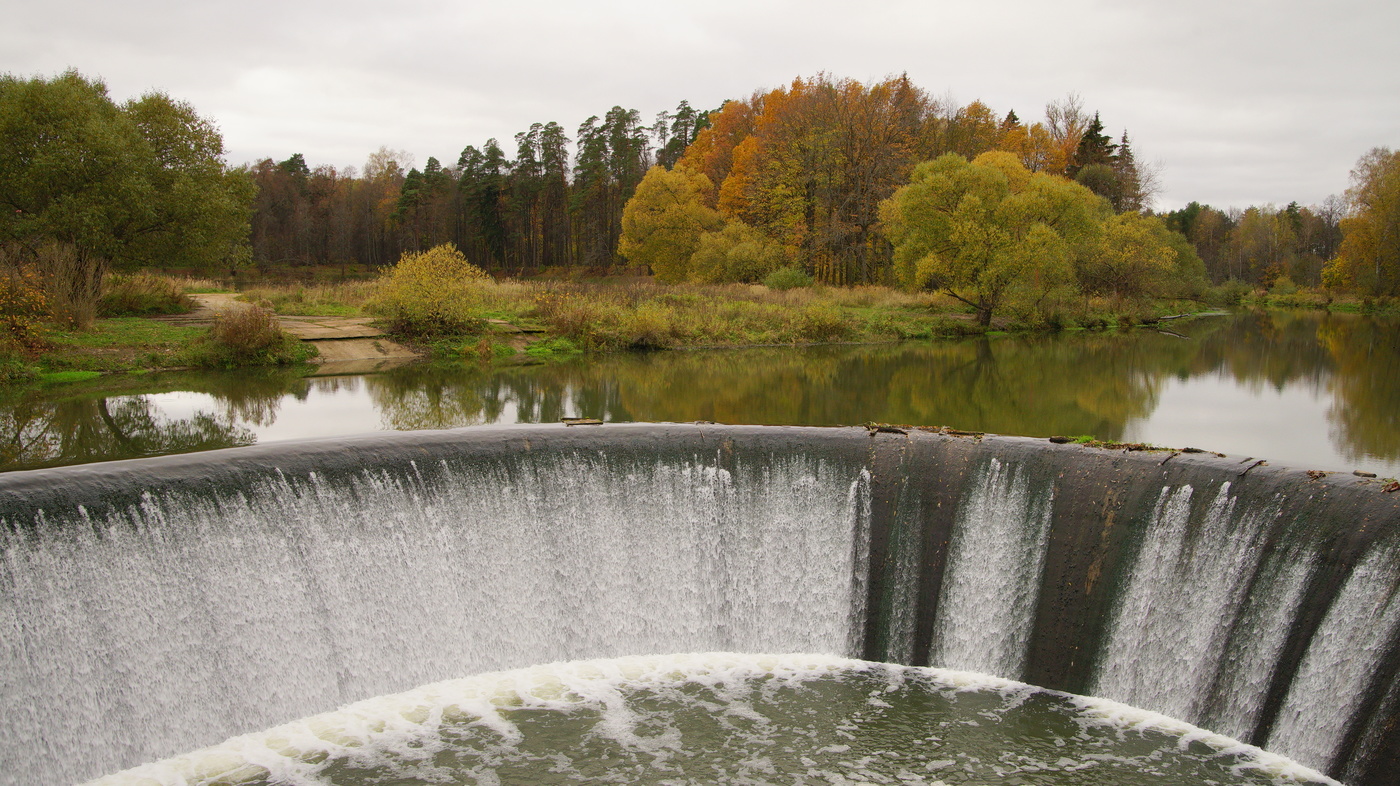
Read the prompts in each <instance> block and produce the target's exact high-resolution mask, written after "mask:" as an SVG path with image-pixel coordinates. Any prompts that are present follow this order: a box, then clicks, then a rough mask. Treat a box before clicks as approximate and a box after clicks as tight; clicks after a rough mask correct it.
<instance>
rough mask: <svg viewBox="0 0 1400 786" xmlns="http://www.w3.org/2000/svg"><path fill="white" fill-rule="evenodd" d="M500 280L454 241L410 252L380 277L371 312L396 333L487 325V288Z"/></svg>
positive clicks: (422, 334)
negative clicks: (484, 311)
mask: <svg viewBox="0 0 1400 786" xmlns="http://www.w3.org/2000/svg"><path fill="white" fill-rule="evenodd" d="M493 285H494V282H493V281H492V280H491V277H490V276H489V275H487V274H486V273H485V272H484V271H483V270H482V269H481V268H479V267H477V266H476V265H473V264H472V263H470V262H468V261H467V258H466V257H465V256H463V255H462V252H461V251H458V250H457V247H456V246H454V245H452V244H451V243H444V244H442V245H440V246H436V247H434V248H431V249H429V250H427V251H422V252H406V253H404V255H403V256H402V257H400V258H399V261H398V263H397V264H395V265H394V266H393V267H391V268H389V270H387V271H386V272H385V273H384V276H383V277H382V278H381V279H380V289H379V293H378V294H377V295H376V296H375V297H374V298H373V299H372V300H371V301H370V302H369V303H368V304H367V307H368V309H369V311H370V313H373V314H376V315H378V316H380V317H383V318H384V319H385V320H387V321H388V322H389V329H390V330H391V331H392V332H394V333H399V334H403V335H408V336H419V337H431V336H442V335H462V334H468V333H476V332H479V331H481V330H482V329H483V328H484V327H485V325H486V323H485V320H483V319H482V318H481V317H480V316H479V315H478V312H479V310H480V308H481V305H482V301H483V293H484V292H485V290H487V289H488V288H490V287H492V286H493Z"/></svg>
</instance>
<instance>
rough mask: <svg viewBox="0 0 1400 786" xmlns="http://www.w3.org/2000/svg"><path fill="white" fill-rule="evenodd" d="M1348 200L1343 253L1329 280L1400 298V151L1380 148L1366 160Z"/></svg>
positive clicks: (1358, 166)
mask: <svg viewBox="0 0 1400 786" xmlns="http://www.w3.org/2000/svg"><path fill="white" fill-rule="evenodd" d="M1347 201H1348V203H1349V204H1350V207H1351V215H1350V216H1349V217H1347V218H1344V219H1342V221H1341V231H1342V245H1341V250H1340V251H1339V253H1338V255H1337V258H1336V259H1335V260H1334V261H1333V262H1332V264H1331V265H1329V267H1328V270H1327V271H1326V276H1327V280H1328V281H1329V283H1332V284H1334V285H1338V284H1340V285H1347V286H1352V287H1355V288H1356V289H1358V290H1360V291H1361V292H1363V293H1365V294H1367V295H1372V296H1379V297H1395V296H1397V295H1400V152H1392V151H1391V150H1390V148H1387V147H1377V148H1373V149H1372V150H1371V151H1370V152H1368V153H1366V155H1364V156H1362V157H1361V159H1360V160H1359V161H1357V162H1356V168H1354V169H1353V170H1352V171H1351V187H1350V188H1349V189H1347Z"/></svg>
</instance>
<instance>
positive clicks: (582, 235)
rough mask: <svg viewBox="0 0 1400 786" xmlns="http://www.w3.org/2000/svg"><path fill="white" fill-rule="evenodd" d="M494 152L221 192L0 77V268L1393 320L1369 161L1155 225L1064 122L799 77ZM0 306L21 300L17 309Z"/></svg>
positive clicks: (98, 108)
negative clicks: (1308, 293) (1256, 294)
mask: <svg viewBox="0 0 1400 786" xmlns="http://www.w3.org/2000/svg"><path fill="white" fill-rule="evenodd" d="M512 143H513V144H511V145H509V146H503V144H502V143H501V142H500V141H498V140H496V139H489V140H486V141H485V142H483V143H481V145H480V147H476V146H472V145H468V146H466V147H464V148H463V149H462V151H461V153H460V154H459V155H458V157H457V159H456V161H454V162H449V163H444V162H442V161H440V160H438V159H437V158H434V157H430V158H428V159H427V160H426V162H424V164H423V166H422V167H421V168H418V167H416V166H414V160H413V158H412V156H411V155H409V154H407V153H405V152H402V151H395V150H391V149H389V148H387V147H384V148H380V149H379V150H378V151H376V152H374V153H373V154H371V155H370V156H369V157H368V160H367V161H366V163H365V165H364V166H363V168H361V169H356V168H354V167H345V168H344V169H341V170H337V169H336V168H335V167H332V166H329V165H324V164H318V165H315V166H313V165H312V164H311V163H310V162H308V161H306V160H305V158H304V156H303V155H302V154H300V153H293V154H291V155H289V156H288V157H287V158H285V159H282V160H280V161H277V160H273V159H272V158H267V159H263V160H261V161H258V162H256V163H253V164H247V165H242V166H229V165H228V164H227V163H226V162H225V161H224V160H223V152H224V151H223V142H222V139H221V138H220V136H219V134H218V131H217V128H216V127H215V125H214V124H213V122H212V121H210V120H209V119H206V118H204V117H201V116H200V115H199V114H198V113H197V112H196V111H195V109H194V108H193V107H191V106H190V105H189V104H187V103H185V102H181V101H178V100H176V99H172V98H170V97H168V96H165V95H164V94H161V93H152V94H148V95H145V96H142V97H141V98H139V99H133V100H130V101H127V102H125V103H121V104H118V103H117V102H114V101H112V99H111V98H110V97H108V96H107V92H106V86H105V85H104V84H103V83H102V82H101V81H100V80H97V79H90V78H87V77H84V76H82V75H80V74H78V73H76V72H72V71H70V72H67V73H65V74H62V75H60V76H57V77H54V78H52V79H44V78H42V77H34V78H20V77H16V76H11V75H5V76H3V77H0V204H4V205H5V207H6V209H5V210H4V211H3V212H0V266H3V267H5V268H6V269H7V270H11V271H20V270H22V269H28V268H29V267H33V265H32V264H30V263H33V262H35V261H36V260H37V262H38V263H39V264H38V266H39V267H45V266H47V267H49V268H53V269H54V270H57V269H58V268H62V269H63V270H64V271H67V272H64V273H62V275H59V274H57V273H52V274H51V275H50V276H49V279H50V280H49V283H48V284H47V286H48V288H49V289H50V290H54V289H55V288H57V289H64V288H65V287H66V288H67V289H69V290H72V291H68V292H57V293H55V292H52V291H51V292H50V293H49V298H48V301H49V303H50V305H52V304H53V303H58V302H62V301H65V300H74V301H76V300H81V299H82V297H83V293H84V292H87V293H88V294H89V295H90V294H91V293H92V292H95V291H96V290H98V289H100V281H101V279H102V276H103V275H105V274H106V272H107V271H108V270H123V269H138V268H160V269H166V270H171V269H189V270H204V271H218V272H219V274H222V271H228V272H237V271H240V270H249V269H252V268H253V266H256V267H257V268H282V269H285V268H296V267H302V266H306V267H310V266H322V267H324V266H337V267H339V268H341V269H342V271H345V272H346V274H347V275H348V274H349V273H350V271H351V270H352V269H353V272H354V274H355V275H357V276H364V275H369V274H372V273H374V272H375V271H377V270H379V269H381V268H384V267H387V266H389V265H392V264H393V263H395V262H396V261H397V260H398V259H399V258H400V257H401V256H402V255H403V254H405V253H413V252H421V251H425V250H428V249H431V248H434V247H437V246H440V245H442V244H452V245H454V246H455V247H456V248H457V249H459V250H460V251H461V252H462V254H463V255H464V256H465V258H466V259H467V260H469V261H470V262H471V263H472V264H474V265H476V266H477V267H479V268H481V269H483V270H486V271H488V272H490V273H492V274H493V275H496V276H513V277H531V276H537V275H541V274H549V275H568V276H570V277H579V276H599V275H606V274H609V273H617V272H632V273H651V274H654V275H655V276H656V278H657V280H658V281H661V282H663V283H664V282H683V281H688V282H698V283H719V282H762V281H764V280H765V278H766V277H767V276H768V275H771V274H774V273H776V272H779V271H783V272H786V273H788V274H791V275H792V276H797V277H799V278H807V279H810V280H813V281H815V282H819V283H823V284H830V285H853V284H883V285H894V286H902V287H904V288H906V289H925V290H941V291H943V292H946V293H948V294H949V295H951V296H953V297H954V298H956V299H957V300H960V301H962V302H963V303H964V304H966V305H967V306H968V307H969V308H970V309H972V310H974V311H976V312H977V313H978V314H979V315H981V317H982V318H983V320H984V321H985V319H986V318H987V316H988V315H989V314H990V312H991V310H992V309H994V308H997V307H998V305H999V304H1000V303H1002V302H1004V301H1006V300H1007V299H1014V298H1021V299H1022V300H1024V299H1026V298H1030V299H1031V300H1032V301H1036V302H1038V299H1044V298H1046V297H1057V296H1061V295H1063V294H1064V293H1066V292H1074V293H1082V294H1086V295H1093V294H1102V295H1114V296H1123V297H1141V296H1146V297H1164V296H1176V297H1179V296H1188V295H1191V294H1192V291H1193V289H1195V290H1198V289H1199V288H1200V287H1201V286H1206V285H1208V284H1219V283H1221V282H1227V281H1236V282H1242V283H1243V284H1244V285H1248V286H1260V287H1266V288H1267V287H1273V286H1279V285H1284V286H1290V287H1291V286H1313V285H1319V284H1326V285H1327V286H1328V287H1332V288H1351V289H1353V290H1356V291H1358V292H1360V293H1362V294H1365V295H1368V296H1395V295H1400V240H1398V239H1397V237H1400V219H1397V215H1400V163H1397V161H1398V159H1400V156H1398V155H1397V154H1396V153H1393V152H1391V151H1390V150H1388V149H1386V148H1377V149H1375V150H1373V151H1371V152H1369V153H1367V154H1365V155H1364V156H1363V157H1362V159H1361V160H1360V161H1359V162H1358V165H1357V169H1356V170H1355V171H1353V172H1352V187H1351V188H1350V189H1349V190H1348V191H1347V193H1346V194H1345V195H1343V196H1337V197H1332V198H1329V199H1328V200H1326V201H1325V202H1324V204H1322V205H1313V206H1300V205H1298V204H1297V203H1296V202H1292V203H1289V204H1288V205H1287V206H1285V207H1282V208H1279V207H1275V206H1273V205H1261V206H1252V207H1249V208H1246V209H1236V208H1230V209H1224V210H1222V209H1219V208H1215V207H1212V206H1209V205H1201V204H1198V203H1195V202H1192V203H1190V204H1189V205H1188V206H1187V207H1186V208H1184V209H1181V210H1177V211H1173V212H1170V213H1167V214H1164V215H1154V214H1153V213H1152V211H1151V210H1150V206H1151V205H1152V200H1153V197H1154V195H1155V194H1156V192H1157V189H1158V184H1157V176H1156V172H1155V169H1154V167H1153V166H1151V165H1147V164H1144V163H1142V161H1141V160H1140V157H1139V155H1138V153H1137V151H1136V150H1134V148H1133V146H1132V144H1131V142H1130V138H1129V134H1128V131H1127V130H1126V129H1124V130H1122V131H1120V132H1117V133H1115V134H1110V133H1109V132H1108V130H1107V128H1106V125H1105V122H1104V120H1103V119H1102V118H1101V117H1100V115H1099V114H1098V113H1097V112H1092V111H1090V110H1089V109H1088V108H1087V107H1086V106H1085V104H1084V102H1083V100H1082V99H1081V98H1080V97H1078V96H1077V95H1073V94H1071V95H1069V96H1067V97H1065V98H1062V99H1059V100H1055V101H1051V102H1050V103H1048V104H1047V105H1046V106H1045V108H1044V114H1043V117H1042V118H1041V119H1038V120H1030V119H1027V120H1023V119H1022V118H1021V117H1020V116H1019V115H1018V114H1017V113H1016V112H1015V111H1014V110H1007V111H1005V112H1004V113H1003V112H1001V111H1000V110H994V109H993V108H991V107H989V106H987V105H985V104H983V103H982V102H980V101H973V102H972V103H970V104H967V105H957V104H956V103H954V102H952V101H951V100H949V99H942V98H935V97H933V96H931V95H930V94H929V93H928V92H926V91H925V90H924V89H922V88H920V87H918V86H916V85H914V84H913V83H912V82H911V81H910V80H909V79H908V78H907V77H906V76H896V77H890V78H887V79H884V80H882V81H878V82H873V83H870V84H863V83H861V82H858V81H855V80H851V79H844V78H837V77H833V76H830V75H827V74H818V75H816V76H813V77H809V78H798V79H795V80H793V81H792V82H791V83H790V84H788V85H784V86H781V87H778V88H774V89H768V90H760V91H757V92H755V93H753V94H752V95H750V96H748V97H746V98H738V99H733V100H729V101H726V102H724V103H723V104H722V105H721V106H719V107H715V108H711V109H697V108H695V107H692V106H691V105H690V104H689V103H688V102H686V101H681V102H680V103H679V104H678V105H677V106H676V108H675V109H674V110H669V111H663V112H661V113H659V114H658V115H657V116H655V117H654V118H652V119H650V120H649V121H648V120H644V119H643V117H642V115H641V114H640V112H638V111H637V110H635V109H625V108H623V107H621V106H615V107H613V108H611V109H609V110H607V111H606V112H604V113H602V114H601V115H600V116H593V117H590V118H588V119H586V120H584V121H583V122H582V123H580V124H579V125H578V127H577V128H576V129H575V130H574V131H573V133H572V137H571V136H570V133H569V132H568V131H567V130H566V129H565V128H564V126H562V125H560V124H559V123H557V122H545V123H536V124H533V125H531V126H530V127H529V128H528V129H527V130H524V131H522V132H520V133H518V134H516V135H515V137H514V139H513V140H512ZM959 162H960V163H959ZM974 236H976V237H974ZM26 260H28V261H26ZM26 266H28V267H26ZM11 278H12V279H13V275H12V276H11ZM58 278H61V279H62V281H61V282H59V284H55V283H54V280H56V279H58ZM7 291H8V292H10V293H11V294H13V295H15V297H20V299H21V300H23V297H21V296H22V295H23V293H24V291H25V288H24V287H23V286H19V285H15V286H10V287H9V288H8V289H7ZM1057 293H1058V294H1057ZM89 299H90V298H89ZM21 307H22V304H21ZM78 321H81V320H78Z"/></svg>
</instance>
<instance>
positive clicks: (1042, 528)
mask: <svg viewBox="0 0 1400 786" xmlns="http://www.w3.org/2000/svg"><path fill="white" fill-rule="evenodd" d="M1050 508H1051V493H1050V490H1049V489H1032V488H1031V485H1030V479H1029V473H1028V472H1026V471H1025V470H1024V469H1022V468H1018V467H1016V466H1014V465H1008V464H1003V463H1002V462H1001V461H1000V460H998V459H996V458H993V459H991V460H990V461H988V462H987V465H986V466H985V468H983V469H981V470H979V471H978V473H977V475H976V477H975V478H974V479H973V481H972V483H971V484H969V487H968V491H967V497H966V498H965V499H964V500H963V503H962V507H961V512H960V514H959V516H958V519H957V523H956V524H955V526H954V530H953V540H952V543H951V544H950V545H949V547H948V566H949V567H948V570H947V571H945V573H944V575H943V587H942V591H941V593H940V595H939V598H938V617H937V620H936V621H935V623H934V630H935V634H934V636H935V638H934V642H935V645H934V650H933V655H932V657H931V662H933V663H936V664H938V665H939V666H941V667H943V668H948V669H959V670H963V671H979V672H983V673H986V674H993V675H995V676H998V677H1002V678H1005V679H1019V678H1020V677H1021V675H1022V671H1023V669H1024V667H1025V660H1026V644H1027V642H1028V640H1029V638H1030V632H1031V628H1032V626H1033V625H1034V624H1035V605H1036V600H1037V595H1038V594H1039V592H1040V577H1041V572H1042V570H1043V569H1044V567H1045V539H1046V537H1047V536H1048V535H1049V532H1050Z"/></svg>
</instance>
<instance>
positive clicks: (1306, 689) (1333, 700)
mask: <svg viewBox="0 0 1400 786" xmlns="http://www.w3.org/2000/svg"><path fill="white" fill-rule="evenodd" d="M1397 630H1400V547H1397V546H1395V545H1389V546H1385V547H1381V548H1375V549H1372V550H1371V551H1370V553H1368V554H1367V555H1366V556H1365V558H1363V559H1362V561H1361V562H1360V563H1359V564H1358V565H1357V566H1356V568H1355V570H1354V571H1352V574H1351V576H1350V577H1349V578H1348V579H1347V581H1346V584H1345V585H1344V586H1343V587H1342V590H1341V592H1340V593H1339V594H1338V595H1337V598H1336V600H1335V601H1333V603H1332V605H1331V607H1329V608H1328V610H1327V616H1326V617H1324V618H1323V621H1322V626H1321V628H1319V630H1318V632H1317V634H1316V635H1315V636H1314V637H1313V639H1312V644H1311V646H1309V647H1308V651H1307V654H1306V655H1305V656H1304V657H1303V662H1302V663H1301V664H1300V665H1299V667H1298V675H1297V677H1295V678H1294V680H1293V683H1292V686H1291V687H1290V689H1289V691H1288V698H1287V699H1286V700H1285V702H1284V706H1283V711H1282V712H1280V714H1279V720H1278V723H1277V724H1276V725H1275V726H1274V730H1273V733H1271V734H1270V735H1269V742H1268V746H1269V747H1270V748H1271V749H1273V750H1276V751H1278V752H1280V753H1283V754H1284V755H1287V756H1292V757H1294V758H1296V759H1298V760H1300V761H1307V762H1309V763H1310V764H1311V765H1312V766H1315V767H1317V768H1319V769H1323V768H1326V767H1329V766H1331V765H1332V764H1333V762H1334V759H1335V757H1336V752H1337V746H1338V743H1339V742H1340V738H1339V735H1338V734H1337V733H1336V730H1337V729H1343V728H1345V727H1346V725H1347V721H1348V720H1349V719H1350V717H1351V715H1352V713H1353V712H1354V711H1355V709H1356V706H1357V704H1359V703H1360V702H1361V700H1362V698H1363V697H1364V693H1365V691H1366V690H1367V688H1368V686H1369V676H1370V674H1371V673H1372V672H1373V671H1374V670H1375V669H1376V667H1377V665H1379V662H1380V660H1381V658H1382V657H1383V656H1384V655H1385V651H1386V648H1387V647H1388V646H1390V642H1391V641H1393V640H1394V638H1395V636H1396V633H1397Z"/></svg>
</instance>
